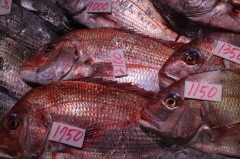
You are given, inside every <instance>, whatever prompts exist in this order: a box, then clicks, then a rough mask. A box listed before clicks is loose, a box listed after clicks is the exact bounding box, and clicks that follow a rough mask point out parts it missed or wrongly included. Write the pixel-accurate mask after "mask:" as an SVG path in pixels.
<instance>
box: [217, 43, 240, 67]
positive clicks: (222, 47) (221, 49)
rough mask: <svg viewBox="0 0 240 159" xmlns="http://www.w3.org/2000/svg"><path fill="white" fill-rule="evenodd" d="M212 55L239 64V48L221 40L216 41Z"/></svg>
mask: <svg viewBox="0 0 240 159" xmlns="http://www.w3.org/2000/svg"><path fill="white" fill-rule="evenodd" d="M213 54H214V55H216V56H220V57H222V58H225V59H228V60H230V61H233V62H236V63H239V64H240V48H239V47H237V46H234V45H231V44H228V43H225V42H222V41H218V43H217V46H216V48H215V50H214V53H213Z"/></svg>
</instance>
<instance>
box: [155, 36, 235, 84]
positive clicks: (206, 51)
mask: <svg viewBox="0 0 240 159" xmlns="http://www.w3.org/2000/svg"><path fill="white" fill-rule="evenodd" d="M239 38H240V34H238V33H230V32H227V33H226V32H214V33H210V34H207V35H205V36H204V37H203V38H196V39H195V40H193V41H191V42H190V43H188V44H185V45H184V46H182V47H180V48H178V49H177V50H176V51H175V52H173V53H172V55H171V56H170V57H169V59H168V60H167V61H166V62H165V64H164V65H163V66H162V67H161V69H160V71H159V85H160V88H165V87H167V86H169V85H170V84H172V83H174V82H175V81H178V80H179V79H181V78H183V77H186V76H188V75H191V74H195V73H201V72H205V71H214V70H219V69H239V68H240V65H239V64H238V63H235V62H231V61H229V60H227V59H224V58H221V57H218V56H216V55H214V54H213V53H214V50H215V48H216V46H217V43H218V41H222V42H226V43H228V44H231V45H234V46H238V47H240V40H239Z"/></svg>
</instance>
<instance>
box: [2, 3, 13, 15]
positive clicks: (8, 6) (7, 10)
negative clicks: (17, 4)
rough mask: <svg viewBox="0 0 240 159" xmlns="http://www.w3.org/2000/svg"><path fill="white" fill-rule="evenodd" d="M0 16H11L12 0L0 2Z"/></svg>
mask: <svg viewBox="0 0 240 159" xmlns="http://www.w3.org/2000/svg"><path fill="white" fill-rule="evenodd" d="M0 6H1V7H0V15H6V14H10V12H11V6H12V0H0Z"/></svg>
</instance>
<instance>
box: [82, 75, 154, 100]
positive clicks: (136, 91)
mask: <svg viewBox="0 0 240 159" xmlns="http://www.w3.org/2000/svg"><path fill="white" fill-rule="evenodd" d="M81 81H84V82H91V83H95V84H101V85H104V86H110V87H115V88H117V89H121V90H124V91H128V92H131V93H134V94H137V95H141V96H143V97H146V98H152V97H153V96H154V95H155V92H153V91H146V90H144V89H143V88H139V87H138V86H135V85H132V84H131V83H118V82H116V81H110V80H108V81H106V80H103V79H102V78H86V79H81Z"/></svg>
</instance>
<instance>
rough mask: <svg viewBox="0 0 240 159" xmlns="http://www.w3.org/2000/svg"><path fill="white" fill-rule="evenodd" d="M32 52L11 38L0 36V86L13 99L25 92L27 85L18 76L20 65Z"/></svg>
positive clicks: (28, 88) (27, 89)
mask: <svg viewBox="0 0 240 159" xmlns="http://www.w3.org/2000/svg"><path fill="white" fill-rule="evenodd" d="M30 56H32V52H31V51H29V50H28V49H26V48H25V47H24V46H22V45H20V44H19V43H17V42H16V41H14V40H12V39H11V38H8V37H4V36H1V37H0V88H1V90H4V92H5V93H6V94H8V95H10V96H11V97H13V98H15V99H19V98H20V97H22V96H23V95H24V94H25V93H27V92H28V91H29V90H30V89H31V87H30V86H28V85H27V84H26V83H25V82H24V81H23V80H22V78H21V76H20V70H21V65H22V64H23V62H24V61H25V60H26V59H28V58H29V57H30Z"/></svg>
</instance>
